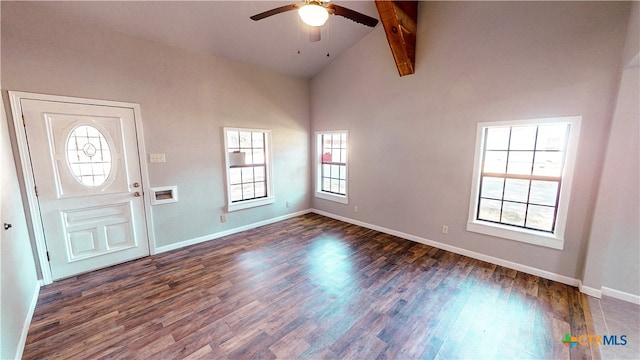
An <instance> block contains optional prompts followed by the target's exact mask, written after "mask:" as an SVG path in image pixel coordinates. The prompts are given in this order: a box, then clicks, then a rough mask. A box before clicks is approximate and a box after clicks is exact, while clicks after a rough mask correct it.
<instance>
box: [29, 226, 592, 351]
mask: <svg viewBox="0 0 640 360" xmlns="http://www.w3.org/2000/svg"><path fill="white" fill-rule="evenodd" d="M590 316H591V314H590V311H589V308H588V301H587V299H586V297H585V296H584V295H583V294H581V293H579V292H578V290H577V289H576V288H573V287H570V286H567V285H563V284H560V283H557V282H553V281H550V280H545V279H542V278H539V277H536V276H532V275H528V274H525V273H521V272H518V271H515V270H510V269H507V268H504V267H501V266H496V265H493V264H489V263H486V262H482V261H478V260H474V259H471V258H468V257H465V256H461V255H456V254H454V253H450V252H447V251H443V250H439V249H436V248H433V247H430V246H426V245H422V244H418V243H414V242H411V241H408V240H404V239H401V238H397V237H394V236H391V235H386V234H383V233H380V232H377V231H373V230H368V229H365V228H362V227H358V226H354V225H350V224H346V223H343V222H339V221H336V220H332V219H329V218H326V217H323V216H320V215H316V214H308V215H304V216H300V217H297V218H294V219H290V220H286V221H282V222H279V223H276V224H272V225H268V226H263V227H260V228H257V229H254V230H250V231H246V232H243V233H239V234H236V235H232V236H228V237H225V238H221V239H217V240H213V241H209V242H206V243H202V244H198V245H194V246H190V247H187V248H183V249H179V250H175V251H172V252H168V253H163V254H159V255H154V256H151V257H147V258H144V259H140V260H136V261H132V262H129V263H126V264H122V265H118V266H114V267H111V268H107V269H103V270H99V271H94V272H92V273H88V274H84V275H81V276H77V277H74V278H70V279H66V280H63V281H59V282H56V283H54V284H52V285H48V286H45V287H43V288H42V290H41V293H40V297H39V300H38V305H37V308H36V311H35V314H34V318H33V321H32V324H31V327H30V329H29V335H28V338H27V344H26V347H25V351H24V358H25V359H71V358H72V359H83V358H84V359H99V358H130V359H133V358H138V359H186V358H188V359H196V358H205V359H224V358H228V359H246V358H260V359H271V358H285V359H292V358H303V359H316V358H329V359H349V358H351V359H431V358H439V359H451V358H487V359H496V358H518V359H521V358H536V359H537V358H553V359H560V358H585V359H587V358H591V357H592V353H591V351H592V349H591V348H590V347H588V346H576V347H574V348H573V349H569V347H568V346H566V345H564V344H563V343H562V342H561V339H562V338H563V337H564V335H565V333H570V334H572V335H576V334H587V333H589V331H592V330H589V329H592V322H591V321H590ZM588 326H589V328H588ZM594 351H597V349H596V350H594ZM598 356H599V355H598Z"/></svg>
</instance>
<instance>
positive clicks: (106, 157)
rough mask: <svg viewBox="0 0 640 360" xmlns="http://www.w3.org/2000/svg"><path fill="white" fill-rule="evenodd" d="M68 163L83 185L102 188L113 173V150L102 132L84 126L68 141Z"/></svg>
mask: <svg viewBox="0 0 640 360" xmlns="http://www.w3.org/2000/svg"><path fill="white" fill-rule="evenodd" d="M66 148H67V163H68V164H69V167H70V168H71V173H73V176H74V177H75V178H76V180H78V181H79V182H80V183H81V184H83V185H86V186H100V185H102V184H104V182H105V181H107V178H108V177H109V174H110V173H111V149H110V148H109V143H108V142H107V139H106V138H105V137H104V135H102V133H101V132H100V130H98V129H96V128H95V127H93V126H89V125H82V126H78V127H77V128H75V129H74V130H73V131H72V132H71V133H70V134H69V138H68V139H67V146H66Z"/></svg>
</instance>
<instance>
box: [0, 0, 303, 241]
mask: <svg viewBox="0 0 640 360" xmlns="http://www.w3.org/2000/svg"><path fill="white" fill-rule="evenodd" d="M2 72H3V77H4V81H3V84H2V85H3V90H18V91H28V92H36V93H46V94H55V95H66V96H75V97H83V98H94V99H104V100H117V101H126V102H133V103H139V104H140V105H141V111H142V119H143V128H144V137H145V143H146V150H147V153H165V154H166V163H159V164H158V163H153V164H148V166H149V177H150V182H151V186H169V185H177V186H178V194H179V202H177V203H174V204H164V205H156V206H154V207H153V208H152V217H153V223H154V230H155V236H156V244H155V245H156V246H170V245H172V244H177V243H180V242H183V241H189V240H192V239H197V238H201V237H207V236H209V235H211V234H216V233H219V232H221V231H224V230H228V229H233V228H237V227H239V226H244V225H249V224H253V223H256V222H258V221H263V220H268V219H272V218H276V217H279V216H284V215H286V214H290V213H293V212H296V211H300V210H305V209H308V208H309V207H310V201H309V184H310V180H309V165H308V148H309V112H308V109H309V103H308V99H309V85H308V82H307V81H306V80H303V79H298V78H293V77H288V76H284V75H279V74H275V73H273V72H270V71H266V70H261V69H259V68H257V67H255V66H251V65H245V64H241V63H237V62H233V61H229V60H225V59H222V58H218V57H214V56H210V55H206V54H201V53H196V52H189V51H185V50H181V49H178V48H174V47H170V46H166V45H162V44H159V43H155V42H151V41H146V40H142V39H138V38H135V37H132V36H128V35H125V34H122V33H118V32H114V31H110V30H106V29H101V28H98V27H95V26H92V25H91V24H85V23H82V22H79V21H77V20H72V19H67V18H62V17H58V16H53V15H51V14H48V13H45V12H41V11H40V10H37V9H34V8H32V6H30V5H29V4H28V3H27V4H25V3H14V2H3V3H2ZM223 126H233V127H254V128H265V129H270V130H272V147H273V149H272V150H273V178H274V179H273V180H274V194H275V198H276V202H275V204H272V205H267V206H262V207H259V208H254V209H249V210H243V211H238V212H233V213H230V214H228V221H227V222H226V223H221V222H220V220H219V218H220V215H221V214H222V213H223V210H224V207H225V186H224V167H223V162H224V152H223V149H222V146H223V145H222V127H223ZM146 160H148V159H146ZM287 201H289V202H290V204H291V206H290V207H289V208H287V207H286V205H285V204H286V202H287Z"/></svg>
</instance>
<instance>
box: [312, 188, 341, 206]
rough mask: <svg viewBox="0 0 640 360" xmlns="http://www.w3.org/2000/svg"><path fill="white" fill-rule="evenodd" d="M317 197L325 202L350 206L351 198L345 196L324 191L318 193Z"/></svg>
mask: <svg viewBox="0 0 640 360" xmlns="http://www.w3.org/2000/svg"><path fill="white" fill-rule="evenodd" d="M316 197H317V198H320V199H324V200H329V201H335V202H339V203H341V204H348V203H349V198H348V197H346V196H344V195H338V194H331V193H326V192H322V191H316Z"/></svg>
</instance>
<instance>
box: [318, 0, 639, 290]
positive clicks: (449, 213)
mask: <svg viewBox="0 0 640 360" xmlns="http://www.w3.org/2000/svg"><path fill="white" fill-rule="evenodd" d="M628 11H629V4H628V3H603V2H600V3H591V2H567V3H564V2H544V3H543V2H468V3H467V2H424V3H421V4H420V8H419V21H418V35H417V38H418V44H417V55H416V73H415V74H414V75H411V76H406V77H402V78H400V77H398V75H397V71H396V68H395V64H394V62H393V58H392V56H391V53H390V50H389V47H388V44H387V42H386V39H385V35H384V32H383V29H382V28H381V27H378V28H377V29H375V31H373V32H372V33H371V34H370V35H369V36H368V37H366V38H365V39H363V40H362V41H361V42H359V43H358V44H357V45H356V46H354V47H353V48H351V49H350V50H349V51H348V52H347V53H345V54H344V55H343V56H341V57H340V58H339V59H337V60H336V61H334V62H333V63H332V64H331V65H330V66H329V67H328V68H326V69H325V70H324V71H323V72H322V73H320V74H319V75H317V76H316V77H315V78H313V79H312V82H311V94H312V103H311V121H312V130H314V131H316V130H331V129H345V128H346V129H348V130H349V137H350V145H351V147H350V149H351V153H350V168H349V171H350V172H349V175H350V183H349V191H350V204H349V205H348V206H345V205H342V204H338V203H331V202H328V201H325V200H321V199H314V200H313V206H314V208H316V209H319V210H323V211H326V212H330V213H334V214H337V215H340V216H344V217H348V218H351V219H355V220H357V221H362V222H365V223H369V224H375V225H377V226H381V227H385V228H388V229H392V230H395V231H400V232H404V233H408V234H411V235H415V236H419V237H421V238H426V239H430V240H434V241H438V242H441V243H443V244H446V245H451V246H455V247H458V248H462V249H465V250H467V251H473V252H476V253H479V254H482V255H486V256H492V257H495V258H499V259H503V260H507V261H511V262H515V263H517V264H522V265H524V266H530V267H533V268H537V269H540V270H544V271H548V272H551V273H554V274H559V275H562V276H566V277H569V278H571V279H578V278H579V277H580V275H581V272H582V265H583V261H584V254H585V251H586V247H587V241H586V240H587V238H588V237H589V231H590V221H591V218H592V216H593V207H594V204H595V199H596V193H597V189H598V179H599V177H600V173H601V168H602V160H603V158H604V152H605V149H606V144H607V134H608V132H609V124H610V121H611V114H612V111H613V108H614V105H615V96H616V92H617V88H618V79H619V76H620V64H621V57H622V51H623V45H624V40H625V34H626V24H627V19H628V14H629V12H628ZM326 104H331V106H326ZM570 115H581V116H582V129H581V136H580V141H579V149H578V150H579V154H578V158H577V164H576V168H575V176H574V179H575V182H574V185H573V189H572V190H573V193H572V194H571V202H570V204H569V217H568V220H567V229H566V233H565V244H564V250H561V251H559V250H553V249H549V248H545V247H540V246H535V245H529V244H524V243H520V242H515V241H511V240H505V239H501V238H495V237H490V236H485V235H480V234H476V233H471V232H468V231H466V222H467V216H468V210H469V196H470V190H471V176H472V168H473V156H474V145H475V133H476V124H477V123H478V122H482V121H499V120H517V119H529V118H541V117H554V116H570ZM354 205H358V206H359V212H358V213H354V212H353V206H354ZM443 224H446V225H448V226H449V233H448V234H447V235H444V234H442V233H441V228H442V225H443Z"/></svg>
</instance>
